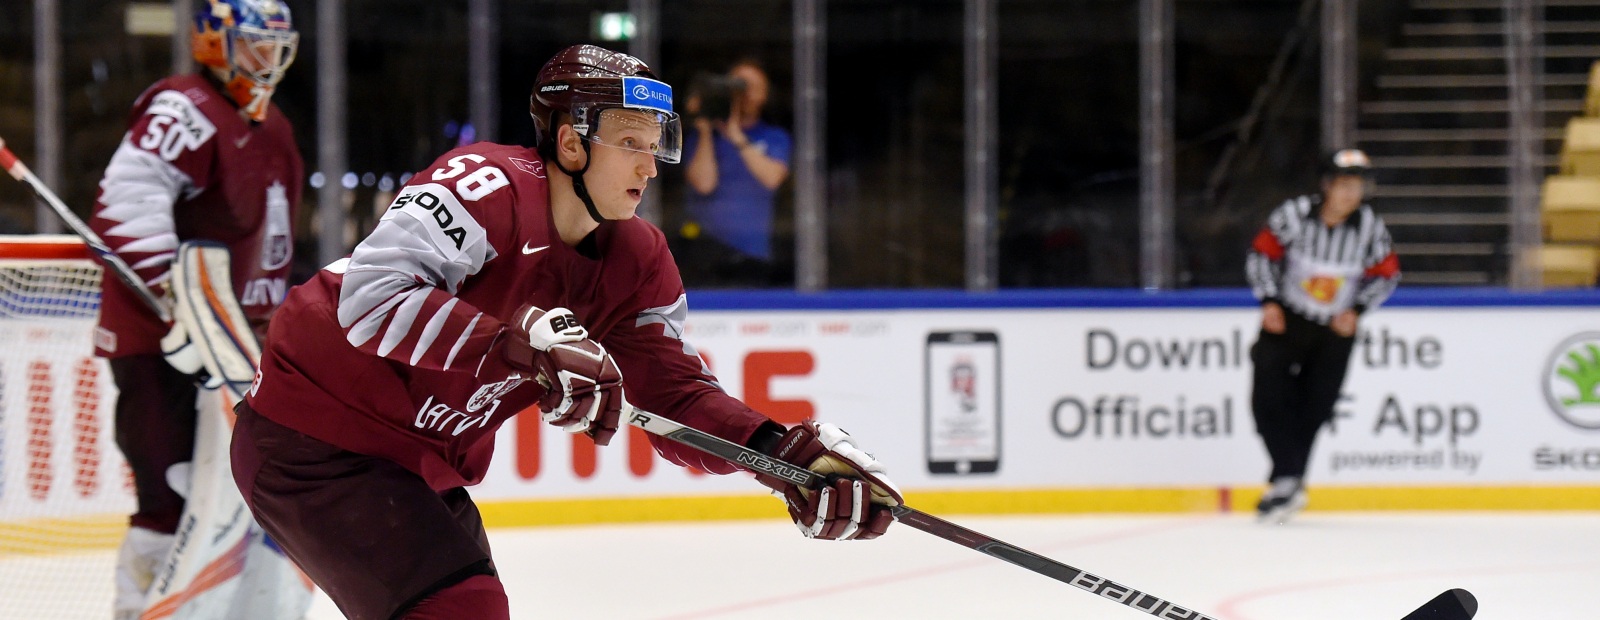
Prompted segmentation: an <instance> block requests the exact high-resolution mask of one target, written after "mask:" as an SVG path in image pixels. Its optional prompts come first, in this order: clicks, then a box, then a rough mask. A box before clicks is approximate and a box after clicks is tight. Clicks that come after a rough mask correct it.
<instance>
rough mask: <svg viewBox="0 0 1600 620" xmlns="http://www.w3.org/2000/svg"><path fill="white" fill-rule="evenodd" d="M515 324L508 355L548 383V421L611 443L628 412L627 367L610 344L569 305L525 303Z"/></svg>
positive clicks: (543, 404)
mask: <svg viewBox="0 0 1600 620" xmlns="http://www.w3.org/2000/svg"><path fill="white" fill-rule="evenodd" d="M511 326H512V333H511V339H510V340H509V341H508V342H507V343H506V348H505V358H506V361H507V362H509V363H510V364H511V366H512V367H514V368H516V369H518V370H520V371H523V372H526V373H528V374H529V375H531V376H533V377H535V378H536V379H537V380H538V381H539V384H540V385H543V386H544V387H545V389H546V392H545V395H544V398H542V399H540V400H539V409H540V410H541V411H543V412H544V421H546V422H549V423H551V424H554V425H556V426H559V427H561V429H562V430H565V431H567V432H569V433H588V435H589V436H590V437H591V438H593V439H594V442H595V443H596V444H599V445H602V446H603V445H606V444H608V443H610V442H611V436H612V435H614V434H616V432H617V423H618V421H619V419H620V418H621V417H622V403H623V396H622V371H621V370H618V369H617V363H616V362H615V361H613V360H612V359H611V355H610V354H608V353H606V349H605V347H602V346H600V343H598V342H595V341H593V340H590V339H589V331H588V330H586V329H584V328H583V325H581V324H579V323H578V317H576V316H573V314H572V311H570V310H567V309H566V308H552V309H550V310H548V311H546V310H541V309H539V308H535V307H533V306H523V307H522V308H521V309H519V310H518V311H517V313H516V314H515V315H514V319H513V320H512V323H511Z"/></svg>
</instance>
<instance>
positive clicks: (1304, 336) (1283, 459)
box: [1250, 311, 1355, 480]
mask: <svg viewBox="0 0 1600 620" xmlns="http://www.w3.org/2000/svg"><path fill="white" fill-rule="evenodd" d="M1283 315H1284V323H1285V329H1284V330H1283V333H1281V334H1269V333H1267V332H1265V331H1263V332H1261V337H1260V339H1258V340H1257V341H1256V344H1255V346H1252V347H1250V359H1251V361H1252V362H1254V363H1255V385H1254V386H1253V387H1252V391H1251V394H1250V405H1251V408H1252V409H1253V410H1254V413H1255V420H1256V432H1257V433H1260V434H1261V441H1262V442H1263V443H1265V444H1266V446H1267V454H1268V455H1269V456H1271V457H1272V475H1271V476H1269V477H1268V480H1271V479H1273V478H1278V477H1282V476H1294V477H1297V478H1298V477H1304V476H1305V474H1306V463H1307V461H1309V460H1310V458H1311V445H1312V443H1314V442H1315V441H1316V439H1317V432H1318V431H1319V430H1320V429H1321V428H1322V425H1323V424H1324V423H1326V422H1327V421H1328V420H1329V419H1330V418H1332V417H1333V406H1334V404H1335V403H1337V402H1338V400H1339V390H1340V389H1341V388H1342V387H1343V386H1344V375H1345V371H1346V370H1348V369H1349V368H1350V349H1351V348H1352V347H1353V346H1354V345H1355V338H1346V337H1343V336H1340V335H1338V334H1335V333H1333V330H1332V329H1329V328H1328V327H1327V326H1326V325H1321V324H1318V323H1315V322H1312V321H1309V320H1307V319H1305V318H1303V317H1301V316H1300V315H1298V314H1295V313H1294V312H1289V311H1285V312H1284V313H1283Z"/></svg>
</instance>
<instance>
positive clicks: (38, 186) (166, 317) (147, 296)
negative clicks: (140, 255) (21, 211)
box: [0, 139, 172, 323]
mask: <svg viewBox="0 0 1600 620" xmlns="http://www.w3.org/2000/svg"><path fill="white" fill-rule="evenodd" d="M0 168H5V169H6V172H9V173H11V177H12V178H14V179H16V180H18V181H22V182H23V183H26V184H27V185H28V187H30V188H32V189H33V193H34V194H35V195H37V196H38V197H39V199H40V200H43V201H45V204H48V205H50V208H51V209H53V210H55V212H56V215H58V216H61V220H62V221H64V222H66V223H67V226H68V227H70V228H71V229H72V232H75V233H77V234H78V236H79V237H82V238H83V244H84V245H86V246H89V250H90V251H92V252H94V254H95V256H98V257H100V260H101V261H102V262H104V263H105V264H106V266H107V267H110V268H111V273H113V274H116V276H117V279H118V280H121V281H122V283H123V284H125V285H127V286H128V288H129V289H132V290H133V292H134V293H135V294H137V295H138V296H139V299H141V300H144V303H145V304H146V305H148V306H150V309H151V310H154V311H155V313H156V316H159V317H161V321H162V322H164V323H171V322H172V310H171V309H170V308H168V307H167V306H166V304H165V303H162V301H161V299H160V298H158V297H156V295H155V293H152V292H150V287H148V286H145V283H144V280H141V279H140V278H139V276H138V275H137V274H135V273H133V268H132V267H129V266H128V263H127V262H125V261H123V260H122V257H121V256H117V254H116V252H113V251H111V246H108V245H106V242H105V241H103V240H101V239H100V235H97V234H94V231H93V230H91V229H90V228H89V225H88V224H85V223H83V220H80V219H78V216H77V215H74V214H73V213H72V209H68V208H67V205H66V204H65V203H63V202H61V199H60V198H58V197H56V193H55V192H52V191H50V188H49V187H48V186H46V185H45V184H44V181H41V180H39V177H38V176H35V175H34V174H33V171H32V170H29V169H28V167H27V166H26V165H23V163H22V162H21V161H20V160H18V159H17V156H16V155H15V154H13V153H12V152H11V149H8V148H6V141H5V140H4V139H0Z"/></svg>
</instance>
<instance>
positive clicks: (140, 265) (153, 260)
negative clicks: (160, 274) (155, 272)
mask: <svg viewBox="0 0 1600 620" xmlns="http://www.w3.org/2000/svg"><path fill="white" fill-rule="evenodd" d="M177 255H178V253H177V252H162V253H160V254H157V255H155V256H151V257H149V258H146V259H144V260H142V261H139V262H137V263H134V264H132V265H129V266H130V267H133V268H134V269H135V270H138V269H144V268H145V267H154V266H156V265H164V264H168V263H171V262H172V258H173V257H174V256H177Z"/></svg>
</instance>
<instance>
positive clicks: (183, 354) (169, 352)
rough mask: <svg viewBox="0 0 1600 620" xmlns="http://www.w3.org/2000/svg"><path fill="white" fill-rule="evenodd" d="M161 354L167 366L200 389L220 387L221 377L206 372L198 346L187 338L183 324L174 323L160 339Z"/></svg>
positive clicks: (187, 332) (187, 334) (187, 333)
mask: <svg viewBox="0 0 1600 620" xmlns="http://www.w3.org/2000/svg"><path fill="white" fill-rule="evenodd" d="M161 354H162V356H163V357H165V358H166V360H167V364H168V365H169V366H172V367H173V368H175V369H177V370H178V372H181V373H183V374H186V375H189V377H190V378H192V379H194V382H195V383H197V384H200V386H201V387H204V388H206V389H208V390H215V389H217V388H219V387H222V377H216V376H212V374H211V373H210V372H207V370H206V366H205V360H204V359H202V358H201V357H200V345H199V344H198V343H196V342H195V341H194V339H192V338H190V337H189V331H188V330H186V329H184V327H183V323H179V322H174V323H173V324H172V329H171V330H169V331H168V332H167V335H165V336H162V337H161Z"/></svg>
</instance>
